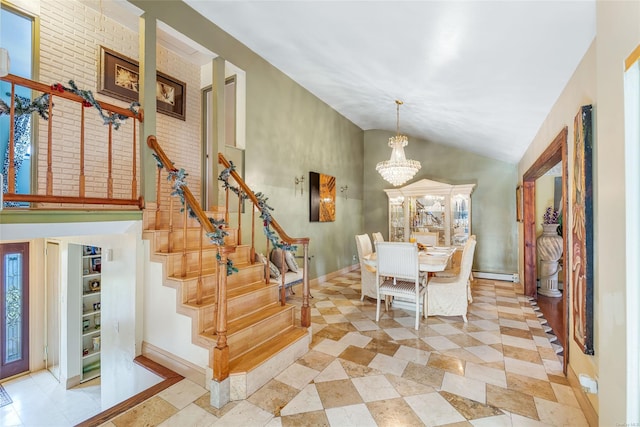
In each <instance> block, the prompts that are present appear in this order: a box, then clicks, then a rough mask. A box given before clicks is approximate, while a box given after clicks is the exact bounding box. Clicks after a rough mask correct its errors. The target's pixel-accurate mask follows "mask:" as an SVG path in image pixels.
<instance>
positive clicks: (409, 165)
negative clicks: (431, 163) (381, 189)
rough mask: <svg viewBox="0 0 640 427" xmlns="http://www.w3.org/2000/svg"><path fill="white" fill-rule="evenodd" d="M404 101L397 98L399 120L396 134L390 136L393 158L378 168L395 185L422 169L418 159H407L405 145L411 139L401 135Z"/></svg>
mask: <svg viewBox="0 0 640 427" xmlns="http://www.w3.org/2000/svg"><path fill="white" fill-rule="evenodd" d="M402 104H403V102H402V101H398V100H396V105H397V107H396V110H397V121H396V131H397V134H396V136H393V137H391V138H389V147H391V149H392V150H391V158H390V159H389V160H385V161H382V162H379V163H378V165H377V166H376V170H377V171H378V173H380V175H382V178H384V180H385V181H388V182H390V183H391V184H393V185H394V186H396V187H397V186H398V185H402V184H404V183H405V182H407V181H409V180H410V179H411V178H413V176H414V175H415V174H416V173H417V172H418V169H420V162H419V161H417V160H407V158H406V157H405V155H404V147H406V146H407V144H408V143H409V140H408V139H407V137H406V136H405V135H400V106H401V105H402Z"/></svg>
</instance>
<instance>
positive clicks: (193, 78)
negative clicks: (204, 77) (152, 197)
mask: <svg viewBox="0 0 640 427" xmlns="http://www.w3.org/2000/svg"><path fill="white" fill-rule="evenodd" d="M101 45H102V46H104V47H106V48H109V49H111V50H114V51H116V52H118V53H121V54H122V55H124V56H127V57H129V58H132V59H135V60H137V59H138V35H137V34H136V33H135V32H133V31H131V30H129V29H127V28H125V27H123V26H122V25H120V24H119V23H117V22H115V21H112V20H110V19H108V18H106V17H105V16H102V15H101V14H100V13H99V12H98V11H95V10H93V9H90V8H88V7H86V6H84V5H83V4H81V3H79V2H76V1H74V0H66V1H55V0H42V1H41V2H40V75H39V77H38V78H37V80H39V81H40V82H42V83H45V84H53V83H56V82H60V83H62V84H64V85H65V86H68V81H69V80H74V81H75V83H76V84H77V86H78V88H80V89H87V90H91V91H92V92H93V93H94V95H95V98H96V99H98V100H100V101H105V102H109V103H111V104H115V105H118V106H122V107H128V106H129V103H128V102H124V101H120V100H118V99H115V98H112V97H109V96H106V95H103V94H98V93H97V90H98V72H99V71H98V64H99V55H100V46H101ZM157 60H158V65H157V68H158V70H159V71H161V72H163V73H165V74H168V75H169V76H171V77H174V78H176V79H177V80H180V81H182V82H185V83H186V92H187V104H186V118H187V120H186V121H182V120H179V119H176V118H173V117H170V116H167V115H164V114H160V113H159V114H158V117H157V130H156V135H157V136H158V140H159V141H160V144H161V145H162V147H163V149H164V150H165V151H166V152H167V154H168V156H169V157H170V158H171V159H172V160H173V161H174V162H175V165H176V166H177V167H183V168H185V169H186V170H187V171H188V173H189V181H188V182H189V184H190V188H191V190H192V191H193V192H194V194H196V197H198V196H199V194H200V93H199V92H200V91H199V85H200V67H199V66H198V65H194V64H189V63H186V62H185V61H184V60H183V59H182V58H180V57H179V56H177V55H176V54H175V53H173V52H170V51H168V50H166V49H165V48H163V47H160V46H158V51H157ZM54 102H55V107H54V121H53V123H54V125H55V126H54V130H53V132H52V137H53V141H54V143H55V144H60V145H62V147H60V148H54V149H53V150H52V152H53V176H54V181H53V185H54V194H63V195H77V194H78V176H79V141H80V125H79V117H80V112H79V109H80V107H79V106H78V104H76V103H73V102H70V101H65V100H62V99H55V101H54ZM132 129H133V127H132V121H131V120H128V121H126V122H125V124H124V125H122V126H121V127H120V130H118V131H114V132H113V151H112V155H113V178H114V180H113V181H114V182H113V186H114V197H129V196H130V193H131V171H132V160H131V159H132V136H133V130H132ZM47 136H48V131H47V122H46V121H44V120H40V122H39V145H38V193H39V194H44V192H45V188H46V187H45V186H46V181H45V180H46V170H47V164H46V162H47V144H46V141H47ZM107 136H108V126H104V125H103V124H102V120H101V119H100V117H99V115H98V112H97V111H96V110H95V109H93V108H86V109H85V146H86V148H85V150H86V154H85V175H86V195H87V196H89V195H92V196H97V197H106V194H107V193H106V175H107V174H106V165H107V156H108V152H107V141H108V138H107ZM136 137H137V135H136ZM142 143H143V144H145V141H142ZM137 144H138V145H139V144H140V141H137ZM145 146H146V145H145ZM136 160H137V162H139V156H138V155H137V156H136ZM139 173H140V168H139V167H137V175H138V194H139V183H140V178H139Z"/></svg>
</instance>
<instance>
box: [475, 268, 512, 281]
mask: <svg viewBox="0 0 640 427" xmlns="http://www.w3.org/2000/svg"><path fill="white" fill-rule="evenodd" d="M473 277H477V278H478V279H490V280H504V281H506V282H515V283H518V282H519V281H520V275H519V274H518V273H489V272H486V271H474V272H473Z"/></svg>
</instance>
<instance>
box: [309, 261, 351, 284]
mask: <svg viewBox="0 0 640 427" xmlns="http://www.w3.org/2000/svg"><path fill="white" fill-rule="evenodd" d="M359 267H360V264H354V265H349V266H347V267H344V268H341V269H340V270H337V271H334V272H333V273H329V274H325V275H324V276H319V277H316V278H315V279H311V280H309V286H313V285H319V284H321V283H324V282H328V281H329V280H331V279H333V278H334V277H338V276H342V275H343V274H347V273H348V272H350V271H353V270H357V269H358V268H359Z"/></svg>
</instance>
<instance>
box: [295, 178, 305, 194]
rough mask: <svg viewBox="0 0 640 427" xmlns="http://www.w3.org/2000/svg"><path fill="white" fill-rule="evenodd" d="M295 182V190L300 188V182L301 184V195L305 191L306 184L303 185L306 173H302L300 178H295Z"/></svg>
mask: <svg viewBox="0 0 640 427" xmlns="http://www.w3.org/2000/svg"><path fill="white" fill-rule="evenodd" d="M294 182H295V183H296V188H295V191H297V190H298V184H300V195H301V196H302V193H303V191H304V185H303V184H304V175H300V178H298V177H297V176H296V177H295V179H294ZM294 193H295V192H294Z"/></svg>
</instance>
